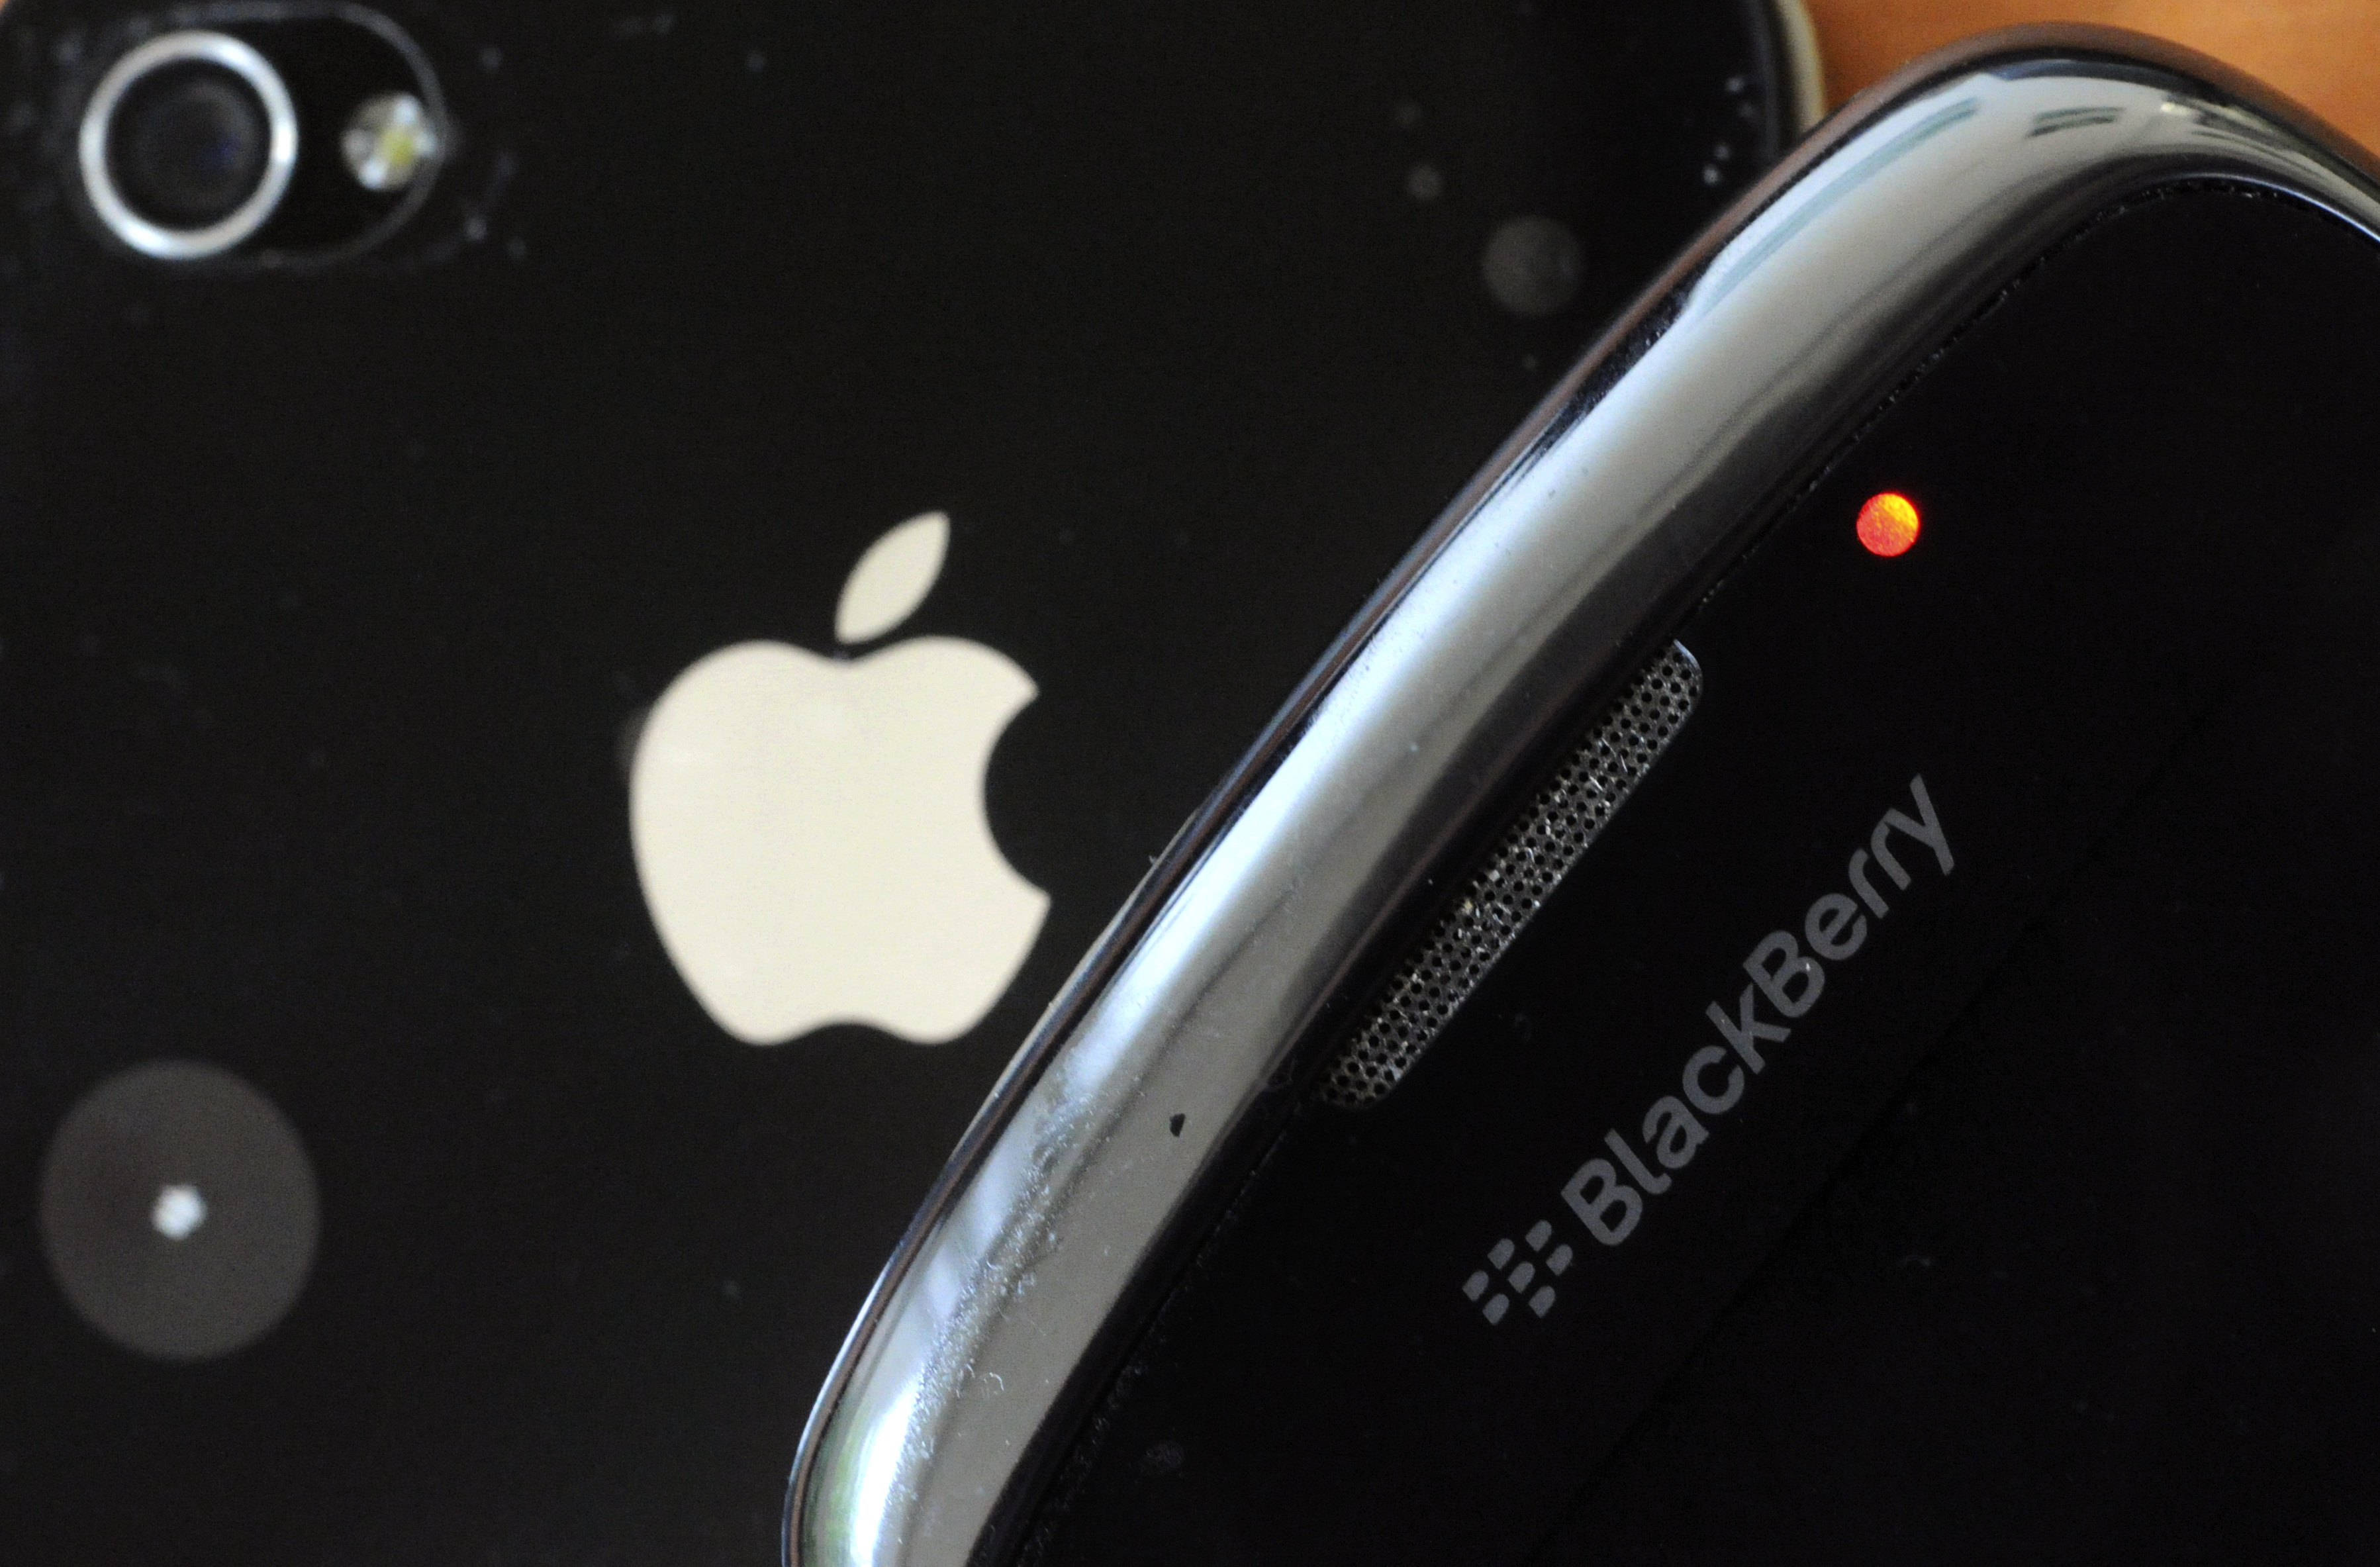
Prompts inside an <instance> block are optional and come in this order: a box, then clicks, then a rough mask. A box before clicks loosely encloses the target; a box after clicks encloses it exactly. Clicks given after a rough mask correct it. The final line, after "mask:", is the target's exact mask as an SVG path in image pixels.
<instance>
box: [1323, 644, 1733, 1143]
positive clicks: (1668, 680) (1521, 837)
mask: <svg viewBox="0 0 2380 1567" xmlns="http://www.w3.org/2000/svg"><path fill="white" fill-rule="evenodd" d="M1702 689H1703V673H1702V669H1701V667H1700V666H1699V665H1697V664H1696V663H1695V662H1694V655H1693V654H1692V653H1690V652H1688V651H1686V650H1685V649H1684V648H1682V647H1681V646H1679V645H1678V644H1677V643H1674V642H1672V643H1671V644H1670V647H1669V649H1668V650H1666V651H1664V652H1663V653H1662V654H1661V656H1660V657H1658V658H1657V659H1655V660H1654V661H1653V662H1652V663H1651V665H1649V666H1648V667H1647V668H1646V669H1645V673H1644V674H1640V675H1638V676H1637V677H1636V683H1635V684H1634V685H1633V686H1630V687H1629V688H1628V693H1627V695H1625V696H1623V697H1621V698H1620V699H1619V700H1618V701H1617V702H1615V703H1613V704H1612V705H1611V707H1610V709H1609V711H1606V712H1605V713H1604V715H1603V717H1602V718H1601V719H1600V720H1599V721H1597V723H1596V725H1595V729H1594V732H1593V733H1592V734H1590V735H1587V737H1586V743H1585V745H1583V746H1581V747H1579V748H1578V749H1577V750H1576V751H1574V752H1573V753H1572V755H1571V758H1570V759H1569V760H1568V761H1567V762H1565V763H1563V764H1562V768H1561V771H1560V772H1558V773H1556V774H1555V775H1554V777H1553V780H1552V781H1551V782H1550V783H1548V784H1547V785H1546V786H1545V788H1544V789H1543V790H1542V791H1541V792H1540V793H1539V794H1538V795H1537V797H1536V799H1535V800H1533V801H1531V802H1530V804H1529V808H1528V809H1527V810H1526V811H1525V812H1524V813H1523V815H1522V817H1521V819H1520V820H1518V821H1517V822H1515V823H1514V824H1513V825H1512V828H1511V829H1510V830H1509V831H1508V832H1506V833H1505V834H1504V837H1503V840H1502V841H1501V842H1500V843H1499V844H1497V845H1496V852H1495V853H1494V854H1493V855H1491V856H1489V857H1488V863H1487V864H1486V865H1484V866H1482V867H1481V868H1480V869H1479V871H1478V874H1476V875H1475V876H1474V877H1473V878H1472V879H1471V882H1470V885H1469V886H1467V887H1465V888H1464V889H1463V895H1462V896H1461V897H1460V898H1458V899H1457V900H1456V901H1455V904H1454V906H1453V907H1452V908H1451V909H1450V910H1449V911H1448V912H1447V914H1446V916H1445V917H1444V918H1442V919H1440V920H1439V922H1438V925H1437V927H1436V929H1432V930H1431V931H1430V933H1429V936H1428V938H1427V940H1426V941H1423V942H1422V944H1421V946H1420V948H1419V949H1418V950H1417V951H1415V953H1414V954H1413V955H1412V956H1411V957H1409V958H1407V959H1406V960H1405V962H1404V965H1403V967H1401V968H1400V969H1398V970H1397V974H1396V977H1395V978H1393V979H1391V980H1390V982H1389V985H1388V989H1387V990H1386V991H1385V992H1384V993H1383V995H1382V996H1381V998H1380V1000H1379V1001H1378V1002H1377V1003H1375V1004H1374V1006H1373V1008H1372V1012H1371V1014H1370V1015H1369V1016H1368V1017H1366V1019H1365V1021H1364V1026H1362V1027H1361V1028H1360V1029H1358V1030H1357V1031H1356V1033H1355V1037H1354V1039H1352V1040H1350V1041H1349V1042H1348V1044H1347V1047H1346V1049H1344V1050H1343V1051H1341V1052H1340V1053H1339V1057H1338V1059H1337V1060H1335V1061H1333V1062H1332V1063H1330V1070H1329V1071H1328V1072H1327V1073H1326V1074H1324V1075H1323V1079H1322V1083H1321V1087H1320V1088H1319V1090H1318V1091H1319V1093H1320V1095H1321V1098H1322V1102H1323V1103H1325V1104H1330V1105H1336V1106H1338V1107H1339V1108H1340V1109H1342V1110H1360V1109H1362V1108H1363V1107H1364V1106H1366V1105H1368V1104H1372V1103H1375V1102H1377V1101H1378V1099H1380V1097H1381V1096H1382V1095H1384V1094H1386V1093H1387V1092H1388V1091H1389V1090H1390V1088H1393V1087H1396V1086H1397V1083H1398V1081H1399V1079H1401V1078H1403V1076H1404V1075H1405V1073H1406V1071H1407V1070H1408V1069H1410V1068H1411V1067H1412V1065H1413V1063H1415V1062H1416V1061H1418V1060H1420V1059H1421V1052H1422V1051H1425V1050H1427V1049H1428V1048H1429V1042H1430V1041H1431V1040H1432V1039H1436V1038H1438V1035H1439V1030H1440V1029H1442V1028H1444V1027H1445V1026H1446V1025H1447V1022H1448V1020H1449V1019H1451V1017H1453V1015H1454V1014H1455V1012H1456V1010H1457V1009H1458V1008H1460V1007H1461V1006H1462V1005H1463V1002H1464V1001H1465V1000H1466V999H1468V998H1469V996H1470V994H1471V992H1472V990H1473V988H1474V987H1475V986H1476V985H1477V984H1478V983H1479V981H1480V979H1481V978H1483V977H1485V976H1486V974H1487V972H1488V969H1489V968H1491V967H1493V966H1495V962H1496V960H1497V959H1498V958H1500V957H1501V956H1503V955H1504V949H1505V948H1507V947H1509V946H1511V945H1512V939H1513V938H1514V937H1516V936H1518V935H1519V934H1520V933H1521V927H1522V926H1524V925H1526V924H1527V923H1528V922H1529V917H1530V916H1531V915H1534V914H1536V912H1537V907H1538V905H1541V904H1543V903H1544V902H1545V901H1546V899H1547V898H1548V896H1550V895H1551V894H1552V893H1553V890H1554V887H1555V885H1556V884H1557V883H1558V882H1560V881H1561V879H1562V877H1563V876H1564V875H1566V874H1568V873H1569V870H1570V868H1571V867H1572V866H1573V865H1576V864H1577V863H1578V859H1579V856H1581V855H1583V854H1585V852H1586V846H1587V845H1588V844H1591V843H1593V842H1595V835H1596V834H1597V833H1598V832H1602V831H1603V824H1604V823H1605V822H1607V821H1609V820H1611V816H1612V813H1613V812H1614V811H1616V810H1618V809H1619V808H1620V805H1621V801H1623V800H1625V799H1626V798H1627V797H1628V794H1629V791H1630V790H1632V789H1633V788H1635V786H1636V783H1637V780H1639V779H1641V778H1643V777H1644V776H1645V771H1646V770H1647V769H1648V768H1650V767H1651V766H1652V765H1653V761H1654V759H1655V758H1657V757H1658V756H1659V755H1660V754H1661V752H1662V751H1663V750H1664V749H1665V748H1667V747H1668V746H1669V744H1670V738H1671V736H1673V735H1676V734H1677V732H1678V729H1679V726H1680V725H1682V724H1683V723H1685V721H1686V715H1687V714H1688V713H1690V712H1692V711H1694V700H1695V698H1698V697H1700V696H1701V695H1702Z"/></svg>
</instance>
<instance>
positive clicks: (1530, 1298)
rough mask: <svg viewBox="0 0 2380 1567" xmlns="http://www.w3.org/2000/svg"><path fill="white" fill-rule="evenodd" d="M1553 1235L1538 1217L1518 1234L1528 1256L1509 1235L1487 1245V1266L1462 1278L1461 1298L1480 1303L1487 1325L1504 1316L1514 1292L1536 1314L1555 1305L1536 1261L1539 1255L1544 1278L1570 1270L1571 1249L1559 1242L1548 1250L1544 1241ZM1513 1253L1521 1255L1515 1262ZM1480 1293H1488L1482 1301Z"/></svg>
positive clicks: (1556, 1276) (1551, 1289) (1560, 1274)
mask: <svg viewBox="0 0 2380 1567" xmlns="http://www.w3.org/2000/svg"><path fill="white" fill-rule="evenodd" d="M1553 1238H1554V1227H1553V1226H1552V1225H1551V1224H1549V1223H1548V1222H1546V1221H1544V1220H1542V1219H1540V1220H1538V1221H1536V1223H1535V1224H1532V1225H1530V1226H1529V1233H1527V1234H1525V1235H1523V1236H1522V1237H1521V1244H1522V1245H1525V1246H1527V1247H1528V1248H1529V1253H1530V1255H1529V1256H1527V1257H1521V1256H1520V1250H1521V1248H1520V1246H1516V1245H1513V1244H1512V1237H1511V1236H1509V1235H1508V1236H1506V1237H1505V1238H1504V1239H1502V1240H1500V1241H1498V1242H1497V1243H1496V1244H1495V1245H1492V1246H1489V1247H1488V1266H1487V1267H1486V1268H1482V1269H1478V1270H1477V1271H1475V1272H1474V1273H1473V1274H1472V1275H1471V1277H1470V1278H1468V1279H1465V1280H1464V1281H1463V1299H1465V1300H1467V1301H1470V1302H1472V1303H1473V1304H1474V1305H1476V1306H1479V1315H1480V1316H1482V1317H1485V1318H1488V1326H1489V1327H1494V1326H1495V1325H1496V1324H1497V1323H1499V1322H1501V1321H1502V1320H1504V1314H1505V1313H1506V1312H1508V1311H1510V1310H1512V1301H1513V1299H1514V1297H1515V1296H1518V1297H1520V1298H1522V1299H1524V1300H1526V1301H1527V1302H1528V1306H1529V1309H1530V1310H1531V1311H1532V1312H1534V1313H1536V1315H1537V1316H1539V1317H1543V1316H1544V1315H1545V1314H1546V1313H1547V1312H1548V1311H1551V1310H1552V1309H1553V1308H1554V1287H1553V1285H1551V1284H1538V1283H1537V1277H1538V1268H1539V1262H1540V1259H1542V1262H1543V1267H1544V1270H1545V1276H1546V1277H1547V1278H1548V1279H1559V1278H1560V1277H1561V1276H1562V1275H1563V1274H1564V1273H1566V1272H1568V1271H1569V1270H1570V1262H1571V1249H1570V1247H1569V1246H1568V1245H1559V1246H1556V1247H1554V1249H1553V1250H1552V1251H1550V1252H1548V1251H1547V1250H1546V1243H1547V1242H1548V1241H1550V1240H1552V1239H1553ZM1515 1257H1519V1258H1520V1259H1519V1260H1518V1261H1517V1262H1516V1261H1514V1260H1513V1259H1514V1258H1515ZM1499 1273H1500V1274H1502V1275H1503V1279H1502V1281H1501V1287H1498V1284H1499V1281H1498V1280H1497V1278H1496V1275H1497V1274H1499ZM1532 1284H1536V1285H1537V1287H1536V1291H1535V1292H1534V1293H1532V1292H1531V1291H1530V1289H1529V1286H1530V1285H1532ZM1490 1289H1494V1290H1495V1293H1494V1294H1488V1291H1489V1290H1490ZM1507 1291H1509V1292H1510V1293H1509V1294H1508V1293H1506V1292H1507ZM1483 1295H1485V1296H1486V1297H1487V1299H1486V1301H1485V1303H1484V1304H1482V1303H1481V1300H1480V1297H1481V1296H1483Z"/></svg>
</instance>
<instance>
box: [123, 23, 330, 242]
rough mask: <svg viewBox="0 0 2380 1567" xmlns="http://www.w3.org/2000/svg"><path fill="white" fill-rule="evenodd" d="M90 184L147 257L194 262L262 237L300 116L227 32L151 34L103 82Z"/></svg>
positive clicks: (251, 53) (292, 160)
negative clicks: (260, 229)
mask: <svg viewBox="0 0 2380 1567" xmlns="http://www.w3.org/2000/svg"><path fill="white" fill-rule="evenodd" d="M77 141H78V146H77V152H78V154H79V156H78V161H79V164H80V165H81V171H82V180H83V189H84V192H85V194H87V195H88V196H89V197H90V198H91V210H92V211H93V212H94V213H97V214H98V217H99V220H100V222H101V223H102V224H103V225H106V227H107V230H108V232H109V233H111V234H113V235H114V236H115V237H116V238H118V239H120V240H122V241H123V242H124V243H125V244H127V245H128V246H130V247H131V248H132V249H135V250H138V251H140V253H142V254H143V255H148V256H154V257H157V258H159V259H161V260H164V261H196V260H199V259H201V258H203V257H207V256H212V255H217V254H220V253H221V252H223V251H225V250H228V249H231V248H232V247H234V246H236V245H237V244H238V243H240V241H242V240H244V239H246V238H247V237H249V236H250V235H252V234H254V233H255V232H256V231H257V230H258V229H259V228H261V227H262V226H263V225H264V223H265V220H266V219H268V218H270V217H271V216H272V215H273V208H274V207H276V206H278V205H279V204H280V201H281V198H282V195H283V193H284V192H285V191H286V190H287V189H288V187H289V176H290V171H291V169H292V167H293V166H294V165H295V164H296V163H297V113H296V110H295V109H294V108H293V107H292V105H291V103H290V99H289V91H288V89H287V88H286V87H285V86H284V85H283V84H282V80H281V76H280V73H279V72H277V71H275V70H274V69H273V66H272V63H271V62H270V61H268V60H266V59H265V57H264V56H263V55H260V54H258V53H257V52H256V50H255V49H253V48H252V47H250V46H249V45H248V44H247V43H242V42H241V41H239V40H238V39H237V38H233V37H231V36H230V35H228V34H226V33H220V32H205V31H188V32H175V33H168V34H166V35H165V36H164V37H162V38H155V39H152V40H151V41H150V42H148V43H143V44H141V45H140V47H139V48H137V49H134V50H132V51H131V52H130V53H128V54H127V55H125V56H124V57H123V58H122V59H120V60H118V61H116V62H115V65H114V66H113V67H109V69H108V72H107V74H106V75H105V76H103V77H102V78H101V79H100V83H99V87H98V90H97V91H94V92H93V93H92V94H91V103H90V104H89V106H88V107H86V108H85V109H84V111H83V117H82V126H81V130H80V133H79V136H78V138H77Z"/></svg>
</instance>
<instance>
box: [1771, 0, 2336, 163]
mask: <svg viewBox="0 0 2380 1567" xmlns="http://www.w3.org/2000/svg"><path fill="white" fill-rule="evenodd" d="M1805 4H1807V5H1808V6H1809V8H1810V18H1811V19H1812V20H1813V21H1815V23H1816V24H1817V28H1818V44H1819V53H1820V55H1822V56H1823V57H1824V58H1825V60H1826V66H1827V97H1828V101H1829V102H1830V103H1841V102H1842V101H1843V99H1845V98H1847V97H1849V96H1850V95H1851V94H1852V93H1853V92H1855V91H1858V90H1859V89H1861V88H1863V87H1864V86H1866V85H1867V84H1868V83H1869V82H1871V81H1874V80H1876V79H1877V78H1878V77H1880V76H1883V75H1885V74H1886V73H1887V72H1888V71H1890V70H1891V69H1893V67H1896V66H1899V65H1900V64H1901V63H1902V62H1903V61H1906V60H1908V59H1909V58H1910V57H1911V56H1913V55H1921V54H1923V53H1925V51H1926V50H1928V49H1932V48H1935V47H1937V45H1940V44H1944V43H1951V42H1953V41H1955V40H1957V39H1961V38H1965V37H1967V36H1969V35H1970V34H1973V33H1977V32H1982V31H1984V30H1986V29H1988V28H1995V27H2008V26H2010V25H2012V24H2014V23H2017V22H2046V21H2070V22H2098V23H2101V24H2103V25H2106V26H2109V27H2128V28H2131V29H2132V30H2134V31H2137V32H2146V33H2154V34H2155V35H2156V36H2158V37H2160V38H2168V39H2171V40H2172V41H2173V42H2174V43H2183V44H2187V45H2189V46H2190V47H2191V48H2192V49H2196V50H2198V51H2200V52H2201V53H2203V54H2207V55H2214V56H2215V57H2216V59H2218V60H2221V61H2223V62H2225V63H2226V64H2228V65H2231V66H2235V67H2239V68H2240V69H2241V70H2243V71H2246V72H2247V73H2248V74H2249V75H2251V76H2254V77H2259V78H2262V79H2264V80H2265V81H2266V82H2268V83H2270V84H2271V85H2273V86H2274V87H2277V88H2278V89H2280V91H2283V92H2286V93H2288V94H2289V96H2290V97H2292V98H2295V99H2296V100H2297V101H2298V102H2299V103H2303V104H2304V105H2306V107H2308V108H2310V109H2312V110H2313V112H2314V113H2315V114H2318V115H2321V116H2322V117H2323V118H2325V119H2326V120H2328V121H2329V122H2330V123H2331V124H2332V125H2334V126H2336V127H2338V128H2339V129H2341V130H2343V131H2345V132H2347V133H2348V134H2349V135H2350V136H2353V137H2355V138H2357V139H2359V140H2362V142H2363V144H2364V145H2365V146H2367V147H2372V148H2380V0H2069V3H2067V4H2064V5H2056V4H2042V3H2040V0H2031V3H2028V0H1805Z"/></svg>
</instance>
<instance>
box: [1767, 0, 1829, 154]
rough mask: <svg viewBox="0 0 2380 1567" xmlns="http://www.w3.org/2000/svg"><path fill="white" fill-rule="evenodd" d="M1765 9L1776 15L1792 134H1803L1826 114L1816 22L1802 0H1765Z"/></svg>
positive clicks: (1824, 65) (1824, 72)
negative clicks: (1766, 2)
mask: <svg viewBox="0 0 2380 1567" xmlns="http://www.w3.org/2000/svg"><path fill="white" fill-rule="evenodd" d="M1768 9H1769V13H1770V15H1772V16H1774V17H1775V18H1777V38H1778V43H1779V46H1780V47H1781V48H1783V50H1784V51H1785V69H1784V70H1783V72H1782V73H1781V74H1782V75H1783V77H1784V79H1785V84H1786V91H1787V92H1788V93H1790V94H1791V96H1790V97H1788V99H1787V100H1786V103H1787V107H1788V108H1789V109H1790V110H1791V126H1792V129H1793V134H1794V135H1796V136H1804V135H1807V134H1808V133H1809V131H1810V128H1812V127H1813V126H1815V125H1816V124H1817V123H1818V122H1819V121H1820V120H1822V119H1824V118H1826V117H1827V62H1826V56H1825V55H1821V54H1820V53H1819V52H1818V29H1817V24H1816V23H1815V22H1813V21H1811V20H1810V8H1809V7H1808V6H1804V5H1803V3H1802V0H1769V3H1768Z"/></svg>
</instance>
